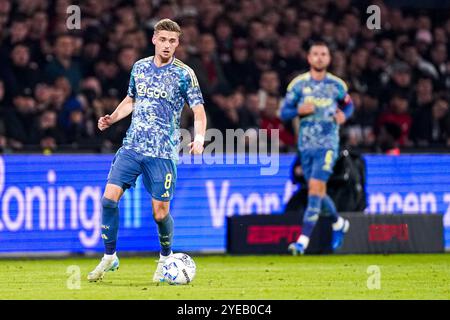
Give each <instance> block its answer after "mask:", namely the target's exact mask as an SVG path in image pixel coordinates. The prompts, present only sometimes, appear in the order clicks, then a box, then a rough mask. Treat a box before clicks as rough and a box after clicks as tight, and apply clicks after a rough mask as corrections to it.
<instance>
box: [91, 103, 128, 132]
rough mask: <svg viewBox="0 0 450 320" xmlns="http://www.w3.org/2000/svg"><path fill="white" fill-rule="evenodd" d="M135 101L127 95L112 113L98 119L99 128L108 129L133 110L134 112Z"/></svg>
mask: <svg viewBox="0 0 450 320" xmlns="http://www.w3.org/2000/svg"><path fill="white" fill-rule="evenodd" d="M133 101H134V100H133V98H131V97H129V96H126V97H125V99H123V100H122V102H121V103H119V105H118V106H117V108H116V110H114V112H113V113H112V114H111V115H109V114H107V115H105V116H103V117H100V119H98V128H99V129H100V130H101V131H103V130H106V129H107V128H109V127H110V126H112V125H113V124H114V123H116V122H118V121H120V120H122V119H123V118H125V117H126V116H128V115H129V114H130V113H131V112H133Z"/></svg>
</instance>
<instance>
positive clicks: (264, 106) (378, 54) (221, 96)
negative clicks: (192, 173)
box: [0, 0, 450, 152]
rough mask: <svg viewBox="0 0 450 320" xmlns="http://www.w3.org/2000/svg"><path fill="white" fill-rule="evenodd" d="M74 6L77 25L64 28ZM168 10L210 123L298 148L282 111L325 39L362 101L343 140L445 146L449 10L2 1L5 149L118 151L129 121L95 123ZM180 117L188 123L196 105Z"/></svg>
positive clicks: (227, 1)
mask: <svg viewBox="0 0 450 320" xmlns="http://www.w3.org/2000/svg"><path fill="white" fill-rule="evenodd" d="M73 4H75V5H77V4H78V5H79V6H80V8H81V20H80V22H81V28H80V29H79V30H68V29H67V25H66V20H67V18H68V16H69V14H68V13H67V7H68V6H70V5H73ZM369 4H376V5H378V6H379V7H380V8H381V17H380V18H381V19H380V21H381V26H380V27H381V28H380V29H369V28H368V27H367V26H366V21H367V18H368V17H369V15H368V14H367V13H366V8H367V5H369ZM161 18H171V19H173V20H175V21H177V22H179V24H180V25H181V27H182V30H183V35H182V39H181V43H180V46H179V48H178V49H177V52H176V56H177V58H178V59H180V60H182V61H183V62H185V63H186V64H187V65H189V66H191V67H192V69H194V71H195V72H196V75H197V77H198V80H199V83H200V86H201V88H202V92H203V94H204V98H205V102H206V103H205V106H206V111H207V115H208V127H210V128H217V129H219V130H221V131H225V130H226V129H227V128H230V129H237V128H242V129H244V130H247V129H250V128H255V129H259V128H263V129H280V140H281V145H282V149H283V150H287V151H292V150H295V145H296V142H295V125H293V124H292V123H283V122H282V121H280V119H279V118H278V116H277V110H278V108H279V104H280V101H281V100H280V99H282V98H283V95H284V94H285V90H286V86H287V84H288V83H289V81H290V80H291V79H292V78H293V77H294V76H296V75H298V74H299V73H301V72H305V71H307V70H308V65H307V62H306V54H307V49H308V46H309V44H310V43H311V41H314V40H318V39H321V40H325V41H326V42H327V43H328V45H329V47H330V49H331V52H332V57H333V62H332V66H331V67H330V72H332V73H334V74H335V75H336V76H338V77H341V78H342V79H344V80H345V81H346V82H347V84H348V86H349V92H350V93H351V96H352V98H353V101H354V104H355V113H354V115H353V117H352V118H351V119H350V120H349V121H348V122H347V123H346V125H345V126H344V127H343V129H342V133H343V137H344V139H343V142H344V143H345V144H347V145H350V146H354V147H362V148H369V149H370V150H381V151H385V150H387V149H389V148H391V147H395V146H398V147H400V148H402V147H449V146H450V112H449V101H450V99H449V92H450V61H449V59H448V52H449V49H450V14H449V10H447V11H445V10H440V11H439V10H438V11H436V10H435V11H430V10H428V11H423V10H417V9H399V8H392V7H387V6H386V5H385V4H384V3H383V2H382V1H371V2H365V1H358V4H357V5H354V4H352V2H351V1H350V0H336V1H330V0H309V1H289V0H239V1H237V0H179V1H152V0H134V1H117V0H86V1H71V0H55V1H49V0H17V1H11V0H0V43H1V46H0V59H1V60H0V61H1V64H0V149H1V150H3V151H4V152H21V151H27V150H32V149H33V148H34V149H36V148H37V150H46V151H60V150H66V151H67V150H95V151H97V152H111V151H114V150H115V148H117V147H118V146H119V145H120V144H121V141H122V138H123V136H124V133H125V131H126V129H127V128H128V125H129V123H130V119H129V118H128V119H126V120H123V121H121V122H120V123H118V124H115V125H114V126H113V129H110V130H107V131H105V132H100V131H99V130H98V129H97V128H96V125H97V119H98V117H100V116H102V115H104V114H108V113H111V112H112V111H113V110H114V109H115V107H116V106H117V105H118V103H119V102H120V101H121V100H122V99H123V98H124V97H125V95H126V92H127V87H128V82H129V76H130V70H131V68H132V66H133V63H134V62H135V61H137V60H138V59H140V58H143V57H146V56H150V55H152V54H153V45H152V43H151V36H152V34H153V26H154V24H155V23H156V22H157V21H158V20H159V19H161ZM182 126H183V127H185V128H191V129H192V126H193V119H192V114H191V113H190V112H183V117H182Z"/></svg>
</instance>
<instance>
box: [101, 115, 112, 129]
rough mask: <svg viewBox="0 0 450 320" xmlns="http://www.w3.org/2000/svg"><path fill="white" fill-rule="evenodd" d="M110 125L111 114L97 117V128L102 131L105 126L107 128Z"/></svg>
mask: <svg viewBox="0 0 450 320" xmlns="http://www.w3.org/2000/svg"><path fill="white" fill-rule="evenodd" d="M111 125H112V120H111V116H110V115H109V114H107V115H106V116H103V117H100V119H98V124H97V126H98V128H99V129H100V131H103V130H105V129H107V128H109V127H110V126H111Z"/></svg>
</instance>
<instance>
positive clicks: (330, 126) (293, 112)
mask: <svg viewBox="0 0 450 320" xmlns="http://www.w3.org/2000/svg"><path fill="white" fill-rule="evenodd" d="M347 90H348V89H347V85H346V84H345V82H344V81H342V80H341V79H340V78H338V77H336V76H334V75H332V74H331V73H327V74H326V76H325V78H324V79H322V80H320V81H318V80H314V79H313V78H312V77H311V74H310V73H309V72H306V73H304V74H301V75H299V76H298V77H296V78H294V79H293V80H292V81H291V83H290V84H289V86H288V90H287V93H286V97H285V99H284V101H283V104H282V106H281V114H280V115H281V118H282V119H283V120H290V119H292V118H294V117H296V116H297V115H298V114H297V108H298V106H299V105H302V104H304V103H311V104H313V105H314V107H315V112H314V113H313V114H311V115H308V116H305V117H303V118H302V119H301V120H300V130H299V141H298V147H299V150H300V151H303V150H306V149H337V148H338V147H339V125H338V124H337V123H336V121H335V119H334V115H335V113H336V109H337V108H341V110H342V111H343V112H344V114H345V115H346V117H347V118H348V117H350V116H351V114H352V112H353V103H352V101H351V98H350V95H349V94H348V92H347Z"/></svg>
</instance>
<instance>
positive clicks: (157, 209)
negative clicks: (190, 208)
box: [153, 202, 169, 221]
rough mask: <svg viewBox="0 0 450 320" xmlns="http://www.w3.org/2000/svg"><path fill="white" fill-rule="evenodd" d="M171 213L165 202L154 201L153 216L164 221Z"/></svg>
mask: <svg viewBox="0 0 450 320" xmlns="http://www.w3.org/2000/svg"><path fill="white" fill-rule="evenodd" d="M168 214H169V208H168V206H167V205H166V204H165V203H164V202H156V203H155V202H154V203H153V218H154V219H155V220H156V221H162V220H164V218H165V217H167V215H168Z"/></svg>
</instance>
